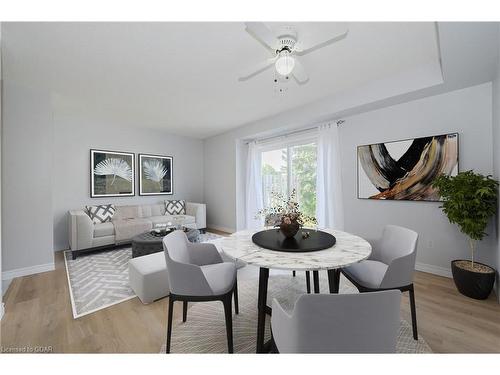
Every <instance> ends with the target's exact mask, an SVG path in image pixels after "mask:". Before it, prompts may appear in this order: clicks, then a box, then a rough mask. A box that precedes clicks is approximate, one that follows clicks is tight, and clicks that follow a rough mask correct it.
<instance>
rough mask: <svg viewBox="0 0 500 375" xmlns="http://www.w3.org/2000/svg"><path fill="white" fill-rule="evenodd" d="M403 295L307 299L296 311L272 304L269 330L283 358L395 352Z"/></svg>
mask: <svg viewBox="0 0 500 375" xmlns="http://www.w3.org/2000/svg"><path fill="white" fill-rule="evenodd" d="M400 304H401V292H400V291H398V290H387V291H381V292H374V293H361V294H303V295H301V296H300V297H299V299H298V300H297V302H296V303H295V307H294V309H293V311H292V312H290V313H289V312H287V311H285V310H284V309H283V307H282V306H281V305H280V304H279V302H278V301H277V300H276V299H274V300H273V314H272V316H271V329H272V333H273V340H274V343H275V346H276V348H277V350H278V351H279V352H280V353H394V352H395V351H396V341H397V337H398V332H399V324H400V322H399V311H400Z"/></svg>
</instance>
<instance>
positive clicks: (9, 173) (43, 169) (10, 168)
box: [2, 55, 54, 279]
mask: <svg viewBox="0 0 500 375" xmlns="http://www.w3.org/2000/svg"><path fill="white" fill-rule="evenodd" d="M4 57H6V56H5V55H4ZM4 63H5V65H4V82H3V84H4V86H3V88H4V91H3V98H2V99H3V133H2V217H3V220H2V233H3V236H2V251H3V259H2V266H3V270H2V271H3V273H2V277H3V278H4V279H5V278H7V279H10V278H12V277H13V276H17V275H19V274H15V275H13V274H12V273H9V272H8V271H13V270H18V271H19V270H21V271H19V272H21V273H35V272H39V271H41V270H43V271H47V270H50V269H53V265H54V254H53V224H52V150H53V127H52V113H51V110H50V100H49V96H48V95H47V93H45V92H41V91H36V90H33V89H31V88H28V87H22V86H18V85H15V84H14V83H12V82H10V81H9V80H8V75H7V73H8V71H7V68H8V66H9V65H8V64H7V63H6V59H4ZM6 218H8V220H7V219H6ZM9 275H10V276H9Z"/></svg>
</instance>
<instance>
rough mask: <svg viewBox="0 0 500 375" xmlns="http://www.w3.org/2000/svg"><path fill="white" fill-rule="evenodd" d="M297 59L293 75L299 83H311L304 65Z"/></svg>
mask: <svg viewBox="0 0 500 375" xmlns="http://www.w3.org/2000/svg"><path fill="white" fill-rule="evenodd" d="M294 59H295V65H294V67H293V70H292V75H293V76H294V77H295V79H296V80H297V82H298V83H300V84H303V83H306V82H307V81H309V76H308V75H307V73H306V71H305V69H304V66H303V65H302V63H301V62H300V61H299V59H297V57H296V56H295V57H294Z"/></svg>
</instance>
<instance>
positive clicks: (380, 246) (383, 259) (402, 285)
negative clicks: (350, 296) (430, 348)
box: [342, 225, 418, 340]
mask: <svg viewBox="0 0 500 375" xmlns="http://www.w3.org/2000/svg"><path fill="white" fill-rule="evenodd" d="M417 240H418V234H417V233H416V232H414V231H412V230H410V229H407V228H403V227H399V226H396V225H387V226H386V227H385V228H384V232H383V234H382V238H380V239H379V240H377V241H372V254H371V256H370V258H369V259H367V260H363V261H361V262H359V263H356V264H353V265H352V266H349V267H346V268H343V269H342V273H343V274H344V276H345V277H346V278H347V279H348V280H349V281H351V282H352V283H353V284H354V285H355V286H356V287H357V288H358V289H359V291H360V292H373V291H378V290H387V289H398V290H400V291H401V292H409V294H410V309H411V321H412V329H413V338H414V339H415V340H418V332H417V312H416V307H415V291H414V287H413V274H414V272H415V259H416V256H417Z"/></svg>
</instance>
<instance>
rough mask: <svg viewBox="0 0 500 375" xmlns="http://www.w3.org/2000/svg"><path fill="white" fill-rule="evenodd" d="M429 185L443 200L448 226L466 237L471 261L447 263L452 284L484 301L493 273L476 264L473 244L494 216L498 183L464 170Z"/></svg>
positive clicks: (483, 265) (465, 293)
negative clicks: (454, 227)
mask: <svg viewBox="0 0 500 375" xmlns="http://www.w3.org/2000/svg"><path fill="white" fill-rule="evenodd" d="M432 185H433V186H434V187H435V188H437V189H438V191H439V194H440V195H441V198H442V199H443V205H442V206H441V209H442V210H443V212H444V214H445V215H446V216H447V217H448V220H449V221H450V223H454V224H456V225H457V226H458V228H459V229H460V231H461V232H462V233H464V234H465V235H466V236H467V237H468V238H469V246H470V251H471V259H470V260H464V259H457V260H454V261H452V262H451V271H452V274H453V280H454V281H455V285H456V287H457V289H458V291H459V292H460V293H462V294H464V295H466V296H467V297H471V298H475V299H486V298H488V296H489V295H490V293H491V290H492V289H493V284H494V282H495V270H494V269H493V268H491V267H490V266H487V265H486V264H482V263H479V262H476V261H475V260H474V252H475V249H476V243H477V241H481V240H482V239H483V238H484V236H486V235H487V234H486V232H485V230H486V227H487V225H488V222H489V220H490V218H491V217H492V216H493V215H494V214H495V213H496V210H497V198H498V182H497V181H495V180H494V179H492V178H491V176H483V175H481V174H478V173H474V172H473V171H466V172H460V173H458V174H457V175H456V176H445V175H441V176H439V177H438V178H437V179H435V180H434V182H433V184H432Z"/></svg>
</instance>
